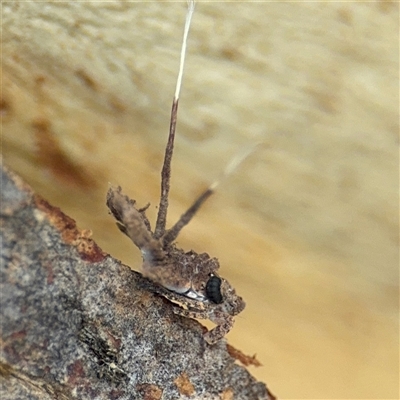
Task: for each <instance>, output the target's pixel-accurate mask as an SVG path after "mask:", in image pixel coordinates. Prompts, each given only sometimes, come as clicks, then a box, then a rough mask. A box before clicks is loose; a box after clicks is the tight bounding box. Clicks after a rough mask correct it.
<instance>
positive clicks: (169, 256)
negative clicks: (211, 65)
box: [107, 1, 245, 344]
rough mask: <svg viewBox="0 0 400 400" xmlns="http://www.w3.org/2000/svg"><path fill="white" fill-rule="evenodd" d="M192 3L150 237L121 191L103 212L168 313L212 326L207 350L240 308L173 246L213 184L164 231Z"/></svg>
mask: <svg viewBox="0 0 400 400" xmlns="http://www.w3.org/2000/svg"><path fill="white" fill-rule="evenodd" d="M193 10H194V2H193V1H191V2H190V3H189V7H188V12H187V16H186V23H185V30H184V35H183V44H182V51H181V60H180V68H179V74H178V80H177V85H176V91H175V96H174V100H173V103H172V111H171V121H170V130H169V136H168V142H167V146H166V150H165V157H164V164H163V168H162V172H161V197H160V204H159V210H158V216H157V221H156V226H155V229H154V232H153V231H152V230H151V225H150V221H149V220H148V218H147V216H146V208H147V207H145V208H141V209H139V208H137V207H136V205H135V200H132V199H130V198H128V197H127V196H125V195H124V194H123V193H122V191H121V188H120V187H118V188H116V189H115V188H111V189H109V191H108V193H107V206H108V208H109V209H110V211H111V213H112V214H113V215H114V217H115V218H116V220H117V225H118V227H119V229H120V230H121V231H122V232H123V233H124V234H126V235H127V236H128V237H129V238H130V239H131V240H132V241H133V243H134V244H135V245H136V246H137V247H138V248H139V249H140V251H141V252H142V257H143V265H142V271H143V275H144V276H146V277H147V278H149V279H151V280H152V281H154V282H155V283H157V284H158V285H159V287H160V290H159V291H157V292H158V293H160V294H162V295H163V296H164V297H166V298H167V299H169V300H171V301H173V302H174V312H175V313H176V314H179V315H183V316H185V317H189V318H201V319H209V320H211V321H212V322H214V323H215V324H216V325H217V326H216V327H215V328H214V329H212V330H211V331H209V332H207V333H206V334H205V335H204V338H205V340H206V341H207V342H208V343H209V344H214V343H216V342H217V341H218V340H220V339H221V338H223V337H224V336H225V335H226V334H227V333H228V332H229V331H230V330H231V328H232V326H233V317H234V316H235V315H237V314H239V313H240V312H241V311H243V309H244V308H245V303H244V301H243V299H242V298H241V297H240V296H238V295H237V294H236V292H235V289H234V288H233V287H232V286H231V285H230V284H229V282H228V281H227V280H225V279H223V278H221V277H220V276H219V275H218V274H217V270H218V269H219V263H218V260H217V259H216V258H211V257H210V256H209V255H208V254H206V253H202V254H198V253H196V252H195V251H192V250H191V251H188V252H185V251H184V250H182V249H179V248H178V247H177V246H176V245H175V243H174V241H175V239H176V238H177V236H178V234H179V233H180V231H181V230H182V228H183V227H184V226H185V225H187V224H188V223H189V221H190V220H191V219H192V218H193V216H194V215H195V214H196V212H197V210H198V209H199V208H200V206H201V205H202V204H203V203H204V201H205V200H206V199H207V198H208V197H209V196H210V195H211V194H212V193H213V191H214V189H215V187H216V186H217V184H216V183H215V184H213V185H211V186H210V187H209V188H208V189H207V190H206V191H205V192H204V193H203V194H201V196H199V197H198V198H197V200H196V201H195V202H194V203H193V204H192V206H191V207H190V208H189V209H188V210H187V211H186V212H185V213H184V214H183V215H182V216H181V217H180V219H179V220H178V222H177V223H176V224H175V225H174V226H172V228H170V229H166V220H167V210H168V195H169V189H170V177H171V161H172V154H173V147H174V139H175V127H176V119H177V111H178V101H179V93H180V87H181V83H182V74H183V65H184V58H185V52H186V42H187V36H188V32H189V27H190V22H191V18H192V14H193Z"/></svg>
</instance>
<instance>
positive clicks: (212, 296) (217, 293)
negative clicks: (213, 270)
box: [206, 275, 222, 304]
mask: <svg viewBox="0 0 400 400" xmlns="http://www.w3.org/2000/svg"><path fill="white" fill-rule="evenodd" d="M206 295H207V298H208V299H209V300H210V301H212V302H213V303H215V304H220V303H222V294H221V278H219V277H218V276H215V275H212V276H211V277H210V279H209V280H208V281H207V284H206Z"/></svg>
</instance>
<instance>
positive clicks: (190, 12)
mask: <svg viewBox="0 0 400 400" xmlns="http://www.w3.org/2000/svg"><path fill="white" fill-rule="evenodd" d="M193 11H194V0H189V1H188V10H187V14H186V21H185V30H184V32H183V41H182V49H181V60H180V64H179V74H178V79H177V81H176V90H175V98H174V100H175V101H176V100H178V99H179V93H180V91H181V86H182V77H183V67H184V65H185V55H186V47H187V38H188V34H189V28H190V22H191V21H192V15H193Z"/></svg>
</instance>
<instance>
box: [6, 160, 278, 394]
mask: <svg viewBox="0 0 400 400" xmlns="http://www.w3.org/2000/svg"><path fill="white" fill-rule="evenodd" d="M0 232H1V246H2V250H1V297H0V302H1V303H0V304H1V339H2V344H1V364H0V377H1V390H0V397H1V398H2V399H21V398H24V399H72V398H79V399H154V400H155V399H177V398H196V399H272V398H273V396H272V395H271V394H270V393H269V392H268V390H267V388H266V386H265V384H263V383H261V382H257V381H256V380H255V379H254V378H253V377H252V376H251V375H250V374H249V373H248V371H247V370H246V369H245V368H244V367H242V366H239V365H237V364H236V363H235V359H234V358H232V357H231V356H230V355H229V353H228V350H227V345H226V342H225V341H220V342H219V343H217V344H216V345H214V346H209V345H208V344H207V343H205V341H204V339H203V327H202V326H201V325H200V324H199V323H197V322H196V321H193V320H190V319H185V318H182V317H179V316H176V315H174V313H173V312H172V307H171V305H170V304H169V303H168V301H166V300H165V299H163V298H161V297H158V296H157V295H155V294H154V293H153V291H152V287H153V286H152V283H151V282H149V281H148V280H146V279H144V278H143V277H142V276H141V275H140V274H138V273H137V272H134V271H132V270H131V269H130V268H129V267H127V266H126V265H123V264H121V263H120V262H119V261H118V260H115V259H114V258H112V257H111V256H110V255H108V254H106V253H104V252H103V251H102V250H101V249H100V248H99V247H98V246H97V245H96V243H95V242H94V241H93V240H92V239H90V232H89V231H82V230H79V229H78V228H77V227H76V224H75V221H74V220H72V219H71V218H69V217H68V216H66V215H65V214H63V213H62V212H61V210H60V209H58V208H57V207H53V206H51V205H50V204H49V203H48V202H46V201H45V200H43V199H42V198H41V197H40V196H38V195H36V194H34V193H33V192H32V190H31V189H30V188H29V187H28V186H27V185H26V184H24V183H23V181H22V180H21V179H20V178H19V177H17V176H16V175H15V174H14V173H12V172H10V171H9V170H7V168H5V167H3V168H2V176H1V231H0Z"/></svg>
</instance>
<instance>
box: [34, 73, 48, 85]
mask: <svg viewBox="0 0 400 400" xmlns="http://www.w3.org/2000/svg"><path fill="white" fill-rule="evenodd" d="M45 81H46V78H45V77H44V76H43V75H36V77H35V83H36V85H38V86H42V85H43V84H44V82H45Z"/></svg>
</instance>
